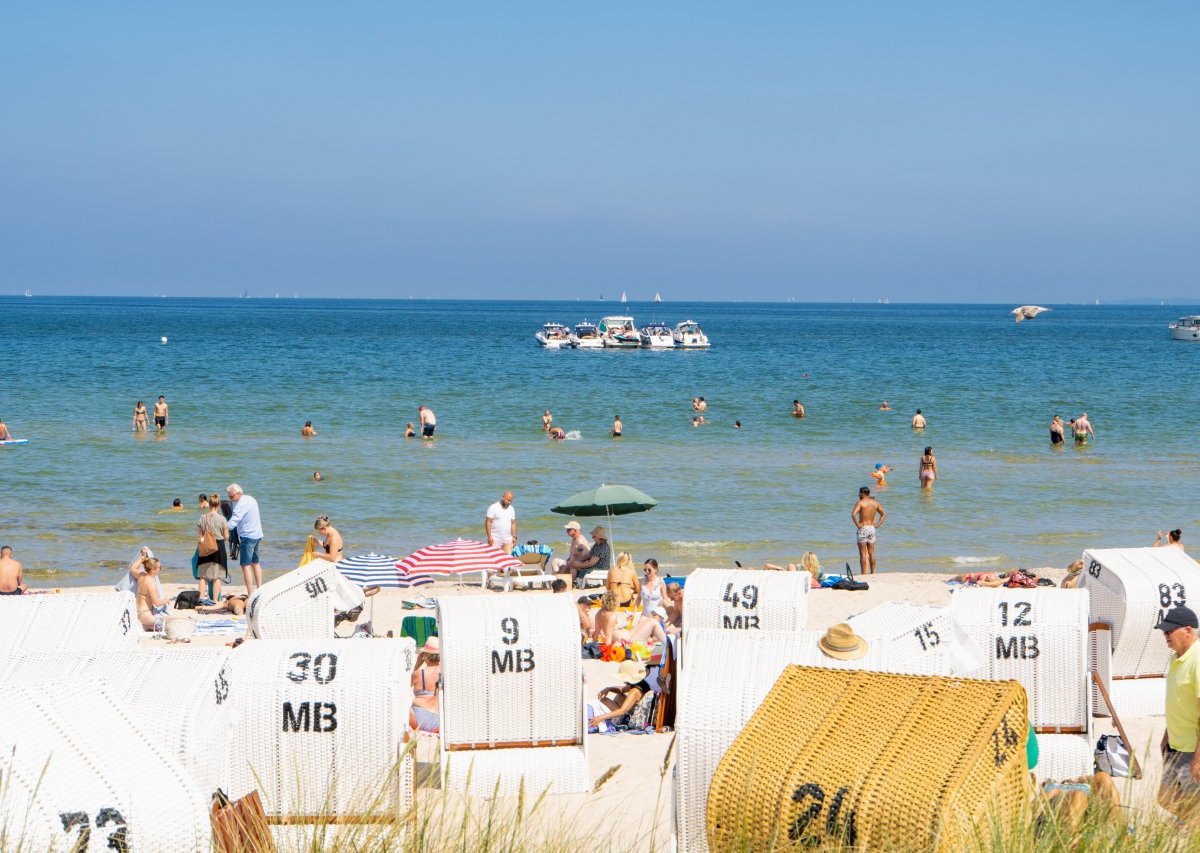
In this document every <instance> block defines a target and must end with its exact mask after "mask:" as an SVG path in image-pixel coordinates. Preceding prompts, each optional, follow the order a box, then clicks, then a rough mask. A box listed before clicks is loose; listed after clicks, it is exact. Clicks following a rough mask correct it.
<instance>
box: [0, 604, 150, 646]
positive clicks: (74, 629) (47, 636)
mask: <svg viewBox="0 0 1200 853" xmlns="http://www.w3.org/2000/svg"><path fill="white" fill-rule="evenodd" d="M142 634H143V631H142V626H141V623H140V622H138V618H137V609H136V607H135V604H134V597H133V594H132V593H129V592H85V593H66V594H59V595H3V596H0V656H4V655H9V654H13V653H14V652H20V651H44V650H49V649H96V648H135V647H136V646H137V644H138V640H139V639H140V638H141V637H142Z"/></svg>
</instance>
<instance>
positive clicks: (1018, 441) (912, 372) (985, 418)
mask: <svg viewBox="0 0 1200 853" xmlns="http://www.w3.org/2000/svg"><path fill="white" fill-rule="evenodd" d="M1011 308H1012V306H1010V305H949V304H936V305H918V304H806V303H792V302H787V303H782V302H781V303H754V302H744V303H713V302H672V301H666V302H663V303H661V304H654V303H650V302H630V303H628V304H623V305H621V304H617V303H615V302H612V301H608V302H603V301H445V300H431V299H403V300H379V301H370V300H333V299H329V300H327V299H320V300H318V299H288V298H284V299H270V298H266V299H255V298H241V299H185V298H88V297H42V296H36V295H35V296H33V297H32V298H26V297H22V296H16V297H0V317H2V318H3V323H2V325H0V329H2V331H0V353H2V354H3V355H2V358H3V362H4V364H5V366H6V368H7V370H6V371H5V373H6V377H5V380H4V382H3V383H2V384H0V417H2V418H3V420H4V421H5V422H6V423H7V424H8V426H9V429H10V430H11V431H12V433H13V434H14V436H16V437H18V438H27V439H29V443H28V444H27V445H23V446H10V447H0V481H2V488H0V543H3V544H8V545H11V546H12V547H13V549H14V551H15V553H16V556H17V558H18V559H20V560H22V561H23V562H24V564H25V566H26V568H27V573H28V576H29V580H30V582H31V583H32V584H33V585H34V586H40V587H66V586H77V585H93V584H102V583H105V584H106V583H110V582H114V581H115V580H116V579H117V578H118V576H119V575H120V572H121V570H122V569H123V568H124V566H125V565H126V564H127V563H128V562H129V560H130V559H131V558H132V557H133V556H134V555H135V554H136V552H137V550H138V548H139V546H141V545H148V546H150V547H151V548H152V549H153V550H154V551H155V553H156V554H157V555H158V556H159V557H160V558H161V559H162V560H163V562H164V566H165V569H164V578H165V579H167V580H177V581H184V580H190V577H191V570H190V565H189V564H190V558H191V555H192V552H193V549H194V546H195V536H194V522H195V518H196V516H197V512H196V510H195V509H194V507H195V504H196V497H197V495H198V494H199V493H200V492H212V491H219V492H222V493H223V492H224V489H225V487H226V486H227V485H228V484H230V483H232V482H237V483H239V484H241V485H242V487H243V488H244V489H245V491H246V493H247V494H250V495H253V496H254V497H255V498H257V499H258V502H259V504H260V506H261V508H262V514H263V522H264V527H265V531H266V538H265V540H264V542H263V546H262V556H263V562H264V565H265V567H266V568H267V573H268V577H270V576H272V575H273V574H274V573H275V572H276V571H282V570H285V569H289V568H293V567H295V565H296V564H297V561H298V558H299V556H300V554H301V552H302V550H303V548H304V544H305V538H306V536H307V534H308V533H309V532H310V531H311V530H312V527H313V522H314V520H315V519H316V517H317V516H319V515H327V516H329V518H330V519H331V521H332V522H333V524H334V525H335V526H336V527H337V528H338V529H339V530H340V531H341V533H342V534H343V536H344V538H345V542H346V549H347V554H359V553H368V552H374V553H382V554H389V555H394V556H397V557H401V556H404V555H406V554H408V553H410V552H412V551H414V550H416V549H418V548H421V547H423V546H425V545H429V544H432V543H436V542H442V541H446V540H450V539H454V538H456V537H465V538H482V536H483V530H484V514H485V511H486V509H487V507H488V505H489V504H490V503H491V502H493V501H495V500H497V499H498V498H499V497H500V495H501V493H502V492H504V491H505V490H506V489H507V490H511V491H512V492H513V493H514V495H515V501H514V503H515V506H516V508H517V519H518V525H519V537H520V539H521V540H522V541H525V540H531V539H536V540H539V541H540V542H543V543H547V544H550V545H551V546H552V547H554V548H555V549H556V551H557V552H558V553H561V552H562V551H563V550H565V536H564V531H563V523H564V522H565V521H567V520H568V519H567V518H565V517H563V516H560V515H556V514H554V513H553V512H551V511H550V508H551V507H552V506H554V505H556V504H557V503H559V502H560V501H562V500H564V499H565V498H567V497H569V496H571V495H572V494H574V493H576V492H579V491H581V490H584V489H588V488H593V487H595V486H598V485H601V484H605V483H608V484H614V483H621V484H627V485H632V486H636V487H637V488H639V489H641V490H642V491H644V492H646V493H647V494H649V495H651V496H653V497H654V498H656V499H657V500H658V505H657V506H656V507H654V508H653V509H652V510H650V511H648V512H643V513H637V514H631V515H624V516H619V517H615V518H613V519H612V520H611V527H612V539H613V543H614V547H615V549H616V550H617V551H626V550H627V551H629V552H630V553H631V554H632V556H633V558H634V559H635V560H636V561H637V562H638V564H639V565H640V563H641V562H642V561H643V560H645V559H647V558H649V557H654V558H656V559H657V560H658V561H659V563H660V564H662V565H663V566H664V567H665V569H666V570H667V572H669V573H672V574H677V575H678V574H684V573H686V572H688V571H690V570H692V569H694V568H696V567H699V566H703V567H731V566H733V565H734V562H735V561H740V562H741V563H742V564H744V565H747V566H757V565H760V564H762V563H763V562H764V561H770V562H775V563H784V562H786V561H797V560H799V558H800V556H801V555H802V554H803V553H804V552H805V551H810V550H811V551H814V552H816V554H817V555H818V557H819V558H820V560H821V563H822V565H823V566H824V568H825V569H826V570H827V571H837V570H840V569H841V568H842V567H843V564H844V563H846V562H851V563H853V564H854V567H855V569H857V551H856V547H855V535H854V534H855V528H854V525H853V523H852V522H851V518H850V512H851V508H852V507H853V505H854V503H855V501H856V499H857V492H858V488H859V486H861V485H871V484H872V480H871V479H870V476H869V475H870V473H871V471H872V470H874V467H875V465H876V464H877V463H883V464H885V465H887V466H890V467H892V468H894V469H895V470H894V471H893V472H892V473H890V474H888V475H887V486H886V487H884V488H882V489H877V490H876V493H877V495H878V497H879V498H880V501H881V503H882V504H883V506H884V508H885V509H886V511H887V522H886V524H885V525H884V526H883V527H882V528H881V529H880V531H879V541H878V544H877V555H878V564H879V570H880V571H932V572H945V573H948V574H949V573H953V572H961V571H969V570H988V569H1004V568H1010V567H1014V566H1025V567H1036V566H1057V567H1063V566H1066V565H1067V564H1069V563H1070V562H1071V561H1072V560H1075V559H1077V558H1078V557H1079V556H1080V554H1081V552H1082V551H1083V550H1084V549H1086V548H1100V547H1125V546H1147V545H1150V544H1151V543H1152V542H1153V541H1154V537H1155V532H1156V531H1157V530H1166V529H1170V528H1176V527H1179V528H1182V529H1183V532H1184V535H1183V541H1184V543H1185V544H1189V543H1191V541H1192V536H1195V537H1196V538H1197V540H1200V529H1197V517H1198V515H1200V502H1198V498H1200V479H1198V476H1200V454H1198V452H1197V444H1196V438H1197V429H1196V423H1195V421H1196V399H1195V387H1196V386H1195V384H1194V382H1195V379H1194V377H1195V375H1196V370H1197V367H1196V365H1197V363H1198V361H1200V345H1193V344H1189V343H1185V342H1177V341H1173V340H1171V338H1170V336H1169V334H1168V332H1167V328H1166V325H1167V323H1168V322H1169V321H1171V320H1173V319H1175V318H1176V317H1178V316H1180V315H1181V314H1186V313H1200V309H1197V308H1196V307H1188V306H1179V305H1175V306H1146V305H1139V306H1107V305H1100V306H1097V305H1053V306H1052V308H1053V310H1052V311H1051V312H1050V313H1047V314H1043V315H1041V316H1040V317H1038V318H1037V319H1035V320H1031V321H1027V322H1024V323H1021V324H1016V323H1014V322H1013V317H1012V315H1011V313H1010V311H1011ZM610 314H627V315H632V316H633V317H634V318H635V319H636V320H637V322H638V323H639V325H640V324H642V323H645V322H649V321H653V320H658V321H665V322H667V323H669V324H671V325H674V324H675V323H677V322H679V321H682V320H695V321H697V322H699V323H700V324H701V325H702V326H703V327H704V329H705V331H706V333H707V334H708V336H709V338H710V339H711V341H712V347H711V349H709V350H707V351H649V350H634V351H613V350H604V351H583V350H578V351H576V350H565V351H554V350H545V349H541V348H539V347H538V346H537V345H536V343H535V341H534V337H533V335H534V332H535V331H537V330H538V329H539V328H540V327H541V325H542V324H543V323H545V322H547V321H558V322H564V323H568V324H574V323H577V322H579V321H582V320H584V319H588V320H591V321H593V322H594V321H598V320H599V319H600V318H601V317H602V316H605V315H610ZM163 339H165V341H166V342H165V343H163ZM160 394H161V395H164V396H165V397H166V399H167V402H168V404H169V406H170V423H169V426H168V428H167V430H166V432H165V433H164V434H162V435H156V434H154V432H153V427H151V432H149V433H145V434H135V433H134V432H133V431H132V428H131V425H132V413H133V408H134V404H135V403H136V402H137V401H138V400H143V401H145V403H146V406H147V408H148V409H152V407H153V403H154V401H155V400H156V399H157V398H158V396H159V395H160ZM700 396H702V397H704V398H705V400H706V402H707V406H708V409H707V414H706V420H707V422H706V423H705V424H704V425H703V426H699V427H697V426H693V415H694V412H693V409H692V399H693V398H694V397H700ZM793 400H800V401H802V402H803V404H804V407H805V409H806V410H807V417H805V418H804V419H802V420H800V419H795V418H793V417H792V416H791V409H792V401H793ZM884 400H887V401H888V403H889V405H890V407H891V410H890V411H881V410H880V405H881V403H882V402H883V401H884ZM419 405H425V406H428V407H430V408H432V409H433V410H434V411H435V412H436V414H437V419H438V427H437V433H436V436H435V438H434V440H432V441H423V440H421V439H419V438H418V439H406V438H405V437H404V431H405V425H406V424H407V423H408V422H414V423H417V422H418V415H417V407H418V406H419ZM918 408H919V409H921V410H922V411H923V413H924V415H925V417H926V418H927V420H928V426H927V427H926V428H925V429H924V430H923V431H915V430H913V429H912V427H911V425H910V421H911V417H912V415H913V412H914V411H915V410H916V409H918ZM546 409H549V410H550V411H551V412H552V413H553V418H554V423H555V424H556V425H558V426H561V427H563V428H564V429H566V430H568V431H570V432H572V433H577V434H578V437H577V438H573V439H572V440H568V441H552V440H549V439H548V438H547V437H546V436H545V435H544V434H543V432H542V429H541V426H542V421H541V416H542V412H543V411H544V410H546ZM1083 411H1086V412H1087V413H1088V415H1089V418H1090V419H1091V421H1092V423H1093V424H1094V426H1095V429H1096V439H1095V440H1094V441H1093V442H1091V443H1089V444H1088V445H1087V446H1086V447H1082V448H1077V447H1075V446H1073V445H1072V444H1071V443H1070V438H1069V433H1068V444H1067V445H1066V446H1060V447H1057V448H1055V447H1052V446H1051V444H1050V441H1049V432H1048V425H1049V423H1050V420H1051V418H1052V417H1053V416H1054V415H1055V414H1058V415H1061V416H1062V417H1063V419H1064V420H1067V419H1069V418H1071V417H1074V416H1076V415H1078V414H1079V413H1081V412H1083ZM616 415H619V416H620V417H621V420H622V422H623V424H624V436H623V437H622V438H620V439H619V440H618V439H613V438H611V437H610V435H609V433H610V430H611V426H612V420H613V417H614V416H616ZM306 420H311V421H312V422H313V425H314V427H315V428H316V430H317V432H318V435H317V436H316V437H314V438H308V439H306V438H302V437H301V435H300V428H301V426H302V425H303V424H304V422H305V421H306ZM737 421H740V423H741V427H740V428H737V427H735V422H737ZM418 427H419V424H418ZM926 445H930V446H932V447H933V450H934V454H935V456H936V458H937V460H938V465H939V469H940V473H941V477H940V479H939V480H938V481H937V483H936V484H935V486H934V488H933V489H932V490H928V491H923V490H921V489H920V488H919V484H918V479H917V469H918V460H919V458H920V456H921V454H922V451H923V449H924V447H925V446H926ZM317 471H319V472H321V474H322V477H323V479H322V480H321V481H319V482H318V481H315V480H314V479H313V474H314V472H317ZM175 498H180V499H181V500H182V503H183V505H184V507H186V511H184V512H182V513H163V512H162V511H163V510H165V509H167V508H168V507H170V506H171V503H172V500H173V499H175ZM591 526H592V525H591V524H590V523H585V525H584V527H585V530H587V529H590V527H591ZM236 574H237V573H236V572H235V575H236ZM235 580H236V578H235Z"/></svg>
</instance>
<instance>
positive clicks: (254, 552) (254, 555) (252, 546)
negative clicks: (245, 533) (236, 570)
mask: <svg viewBox="0 0 1200 853" xmlns="http://www.w3.org/2000/svg"><path fill="white" fill-rule="evenodd" d="M238 541H239V542H240V543H241V549H242V550H241V553H240V554H239V555H238V559H239V560H240V561H241V563H242V565H243V566H249V565H252V564H254V563H257V562H258V543H259V542H261V541H262V540H261V539H245V538H242V539H239V540H238Z"/></svg>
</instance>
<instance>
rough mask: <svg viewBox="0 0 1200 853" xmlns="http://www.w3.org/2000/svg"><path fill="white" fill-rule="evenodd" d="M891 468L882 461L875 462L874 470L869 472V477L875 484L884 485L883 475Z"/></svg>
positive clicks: (885, 482)
mask: <svg viewBox="0 0 1200 853" xmlns="http://www.w3.org/2000/svg"><path fill="white" fill-rule="evenodd" d="M891 470H892V469H891V468H889V467H888V466H886V465H884V464H883V463H882V462H876V463H875V470H874V471H872V472H871V477H872V478H874V480H875V485H877V486H886V485H887V478H886V477H885V476H884V475H885V474H888V473H890V472H891Z"/></svg>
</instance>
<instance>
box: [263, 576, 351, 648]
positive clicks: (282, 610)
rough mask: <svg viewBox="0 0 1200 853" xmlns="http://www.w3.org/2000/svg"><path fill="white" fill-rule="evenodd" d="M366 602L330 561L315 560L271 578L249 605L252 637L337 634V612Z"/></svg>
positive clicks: (296, 637) (298, 636)
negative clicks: (335, 623) (335, 628)
mask: <svg viewBox="0 0 1200 853" xmlns="http://www.w3.org/2000/svg"><path fill="white" fill-rule="evenodd" d="M364 601H366V598H365V596H364V595H363V591H362V588H361V587H360V586H358V585H357V584H354V583H351V582H350V581H349V580H347V579H346V577H345V575H343V574H342V573H341V572H339V571H338V570H337V567H336V566H335V565H334V564H333V563H331V562H329V561H328V560H312V561H311V562H308V563H305V564H304V565H303V566H301V567H300V568H298V569H294V570H292V571H290V572H288V573H287V574H285V575H281V576H280V577H277V578H275V579H274V580H270V581H267V582H266V583H265V584H263V585H262V586H261V587H259V588H258V589H256V590H255V591H254V594H253V595H252V596H250V600H249V602H247V604H246V624H247V628H248V629H249V633H250V636H252V637H254V638H256V639H260V640H278V639H301V638H324V637H332V636H333V627H334V615H335V614H337V613H342V612H345V611H347V610H352V609H354V608H355V607H359V606H361V605H362V604H363V602H364Z"/></svg>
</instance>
